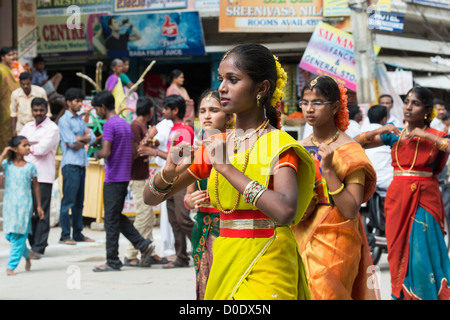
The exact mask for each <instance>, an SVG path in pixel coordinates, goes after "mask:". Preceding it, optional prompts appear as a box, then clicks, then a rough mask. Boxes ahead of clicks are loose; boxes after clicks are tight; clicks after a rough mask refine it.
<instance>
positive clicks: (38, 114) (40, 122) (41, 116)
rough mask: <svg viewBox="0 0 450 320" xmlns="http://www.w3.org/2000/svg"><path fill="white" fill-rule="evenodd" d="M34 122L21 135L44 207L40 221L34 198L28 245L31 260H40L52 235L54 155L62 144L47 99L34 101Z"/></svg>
mask: <svg viewBox="0 0 450 320" xmlns="http://www.w3.org/2000/svg"><path fill="white" fill-rule="evenodd" d="M30 109H31V112H32V115H33V117H34V121H31V122H28V123H27V124H25V126H24V127H23V128H22V130H21V131H20V135H22V136H25V137H26V138H27V139H28V141H29V142H30V145H31V146H30V154H29V155H28V156H26V157H25V160H26V161H29V162H31V163H33V164H34V165H35V166H36V168H37V173H38V176H37V179H38V182H39V188H40V190H41V204H42V209H43V210H44V214H45V215H44V219H42V220H40V219H39V217H38V215H37V212H36V200H35V198H34V194H33V216H32V217H31V228H30V233H29V235H28V241H29V242H30V245H31V252H30V258H31V259H39V258H40V256H41V255H42V254H44V251H45V248H46V247H47V245H48V243H47V240H48V235H49V232H50V201H51V197H52V187H53V182H54V180H55V154H56V149H57V147H58V143H59V129H58V126H57V125H56V124H55V123H54V122H53V121H52V120H50V118H48V117H47V116H46V114H47V112H48V103H47V101H46V100H45V99H44V98H35V99H33V100H32V101H31V108H30Z"/></svg>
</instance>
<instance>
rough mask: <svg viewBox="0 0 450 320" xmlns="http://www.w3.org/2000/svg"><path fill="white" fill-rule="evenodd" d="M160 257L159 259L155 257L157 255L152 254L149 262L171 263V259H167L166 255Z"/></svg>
mask: <svg viewBox="0 0 450 320" xmlns="http://www.w3.org/2000/svg"><path fill="white" fill-rule="evenodd" d="M159 258H160V259H159V260H158V259H155V256H151V257H150V261H149V262H150V263H151V264H168V263H169V260H167V258H166V257H164V258H161V257H159Z"/></svg>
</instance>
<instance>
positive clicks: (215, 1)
mask: <svg viewBox="0 0 450 320" xmlns="http://www.w3.org/2000/svg"><path fill="white" fill-rule="evenodd" d="M219 7H220V0H195V9H196V10H203V9H219Z"/></svg>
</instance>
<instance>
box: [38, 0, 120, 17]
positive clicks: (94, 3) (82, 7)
mask: <svg viewBox="0 0 450 320" xmlns="http://www.w3.org/2000/svg"><path fill="white" fill-rule="evenodd" d="M112 3H113V1H112V0H88V1H86V0H85V1H77V0H47V1H44V0H37V8H38V13H37V14H38V16H52V17H54V16H63V15H67V14H72V13H74V12H75V13H76V14H82V15H85V14H94V13H111V12H112Z"/></svg>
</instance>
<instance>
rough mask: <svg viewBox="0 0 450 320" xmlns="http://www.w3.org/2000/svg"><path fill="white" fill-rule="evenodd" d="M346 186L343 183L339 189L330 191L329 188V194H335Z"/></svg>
mask: <svg viewBox="0 0 450 320" xmlns="http://www.w3.org/2000/svg"><path fill="white" fill-rule="evenodd" d="M344 188H345V185H344V184H343V183H342V184H341V186H340V187H339V188H338V189H337V190H335V191H329V190H328V194H329V195H332V196H335V195H337V194H339V193H341V192H342V190H344Z"/></svg>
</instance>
